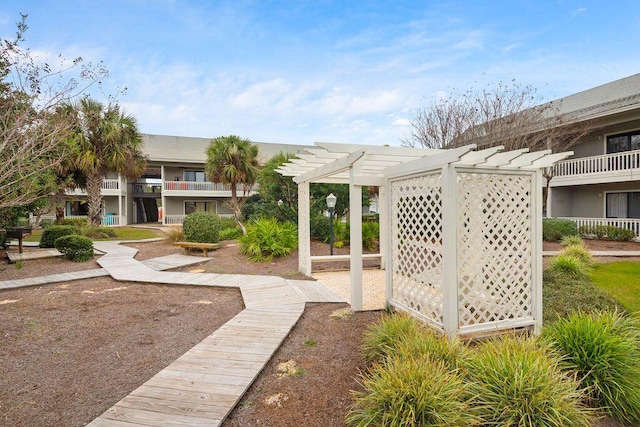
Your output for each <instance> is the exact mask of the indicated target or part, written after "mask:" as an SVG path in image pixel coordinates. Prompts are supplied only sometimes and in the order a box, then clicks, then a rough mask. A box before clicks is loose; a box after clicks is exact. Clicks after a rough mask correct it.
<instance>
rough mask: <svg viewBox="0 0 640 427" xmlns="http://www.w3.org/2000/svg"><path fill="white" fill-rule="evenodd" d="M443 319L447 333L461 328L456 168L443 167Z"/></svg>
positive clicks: (449, 333) (450, 334)
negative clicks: (459, 326)
mask: <svg viewBox="0 0 640 427" xmlns="http://www.w3.org/2000/svg"><path fill="white" fill-rule="evenodd" d="M441 197H442V236H441V238H442V295H443V311H442V323H443V325H442V326H443V329H444V332H445V334H446V335H447V336H449V337H451V338H453V337H454V336H455V335H456V333H457V331H458V271H457V258H458V256H457V249H458V248H457V245H458V235H457V234H458V233H457V227H458V224H457V222H458V221H457V218H458V213H457V180H456V169H455V167H453V166H451V165H445V166H443V167H442V196H441Z"/></svg>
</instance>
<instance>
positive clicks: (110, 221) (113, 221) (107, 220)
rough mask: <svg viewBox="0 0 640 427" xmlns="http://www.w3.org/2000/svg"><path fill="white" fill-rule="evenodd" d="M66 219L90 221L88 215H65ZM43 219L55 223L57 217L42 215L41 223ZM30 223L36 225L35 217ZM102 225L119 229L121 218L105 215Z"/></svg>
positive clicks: (32, 217)
mask: <svg viewBox="0 0 640 427" xmlns="http://www.w3.org/2000/svg"><path fill="white" fill-rule="evenodd" d="M64 218H65V219H84V220H87V219H88V217H87V216H86V215H65V216H64ZM43 219H47V220H51V221H55V220H56V216H55V215H42V216H41V217H40V221H42V220H43ZM30 222H31V225H34V224H33V223H34V222H35V217H34V216H31V217H30ZM102 225H103V226H104V227H117V226H119V225H120V217H119V216H118V215H104V216H103V217H102Z"/></svg>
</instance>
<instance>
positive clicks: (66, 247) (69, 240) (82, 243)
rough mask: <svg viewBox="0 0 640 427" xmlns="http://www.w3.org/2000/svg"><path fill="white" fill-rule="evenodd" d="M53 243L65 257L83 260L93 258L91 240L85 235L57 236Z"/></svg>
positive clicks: (76, 260) (78, 260) (77, 260)
mask: <svg viewBox="0 0 640 427" xmlns="http://www.w3.org/2000/svg"><path fill="white" fill-rule="evenodd" d="M54 244H55V247H56V249H57V250H59V251H60V252H62V254H63V255H64V257H65V258H66V259H69V260H72V261H75V262H85V261H89V260H90V259H91V258H93V242H92V241H91V239H90V238H88V237H86V236H80V235H77V234H71V235H67V236H62V237H58V238H57V239H56V240H55V243H54Z"/></svg>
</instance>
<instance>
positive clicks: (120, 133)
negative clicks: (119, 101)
mask: <svg viewBox="0 0 640 427" xmlns="http://www.w3.org/2000/svg"><path fill="white" fill-rule="evenodd" d="M67 110H68V111H69V112H70V115H72V116H73V120H74V125H75V126H74V129H73V136H72V138H73V141H74V143H75V144H76V145H77V148H76V149H75V151H74V159H73V162H72V167H75V168H76V169H77V170H78V171H80V172H82V174H84V176H85V177H86V180H87V202H88V205H89V218H88V220H89V225H91V226H92V227H98V226H100V225H101V223H102V218H101V208H102V182H103V180H104V177H105V175H106V174H107V173H108V172H117V173H119V174H122V175H123V176H125V177H126V178H128V179H135V178H137V177H139V176H140V175H142V174H143V173H144V171H145V169H146V167H147V161H146V158H145V157H144V155H143V153H142V135H140V133H139V132H138V125H137V123H136V120H135V118H134V117H133V116H131V115H127V114H125V113H124V112H122V111H121V109H120V107H119V106H118V105H106V106H105V105H103V104H102V103H100V102H98V101H95V100H93V99H91V98H88V97H84V98H82V99H81V100H80V101H79V102H77V103H75V104H72V105H67Z"/></svg>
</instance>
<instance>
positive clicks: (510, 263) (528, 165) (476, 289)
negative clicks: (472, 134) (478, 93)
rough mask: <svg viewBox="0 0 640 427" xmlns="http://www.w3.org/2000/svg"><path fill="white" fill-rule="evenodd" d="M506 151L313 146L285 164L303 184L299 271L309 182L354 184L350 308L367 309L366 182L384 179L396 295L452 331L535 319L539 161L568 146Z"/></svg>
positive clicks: (389, 271)
mask: <svg viewBox="0 0 640 427" xmlns="http://www.w3.org/2000/svg"><path fill="white" fill-rule="evenodd" d="M502 149H503V147H492V148H487V149H483V150H477V151H476V146H475V145H468V146H465V147H460V148H455V149H450V150H429V149H421V148H406V147H387V146H384V147H379V146H364V145H353V144H333V143H320V142H318V143H316V144H315V146H314V147H313V148H308V149H307V150H306V151H307V153H308V154H299V155H298V158H297V159H293V160H291V161H290V162H289V163H286V164H284V165H283V166H281V167H280V168H279V169H278V172H280V173H281V174H282V175H285V176H292V177H294V181H295V182H296V183H297V184H298V236H299V270H300V272H302V273H304V274H306V275H310V274H311V262H312V258H313V257H312V256H311V245H310V241H311V239H310V228H309V220H310V210H309V209H310V201H309V184H310V183H313V182H321V183H341V184H349V195H350V205H349V212H350V271H351V306H352V309H353V310H354V311H359V310H362V305H363V301H362V294H363V293H362V260H363V254H362V206H361V196H362V187H363V186H377V187H379V213H380V252H381V253H380V256H381V259H382V261H381V267H382V268H385V269H386V299H387V302H388V303H389V304H391V305H393V306H394V307H396V308H398V309H400V310H403V311H408V312H410V313H411V314H412V315H414V316H416V317H419V318H421V319H423V320H424V321H426V322H428V323H429V324H431V325H432V326H433V327H435V328H437V329H440V330H442V331H443V332H445V333H447V334H448V335H456V334H459V335H464V334H469V333H476V332H486V331H491V330H496V329H505V328H513V327H520V326H532V327H535V328H537V327H539V326H540V324H541V321H542V240H541V235H542V231H541V226H542V225H541V224H542V219H541V217H542V174H541V169H542V168H545V167H549V166H552V165H553V164H554V163H555V162H556V161H559V160H562V159H564V158H566V157H568V156H570V155H571V154H572V153H571V152H565V153H556V154H552V153H551V152H550V150H545V151H539V152H534V153H529V152H528V150H527V149H522V150H515V151H508V152H503V151H502Z"/></svg>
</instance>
